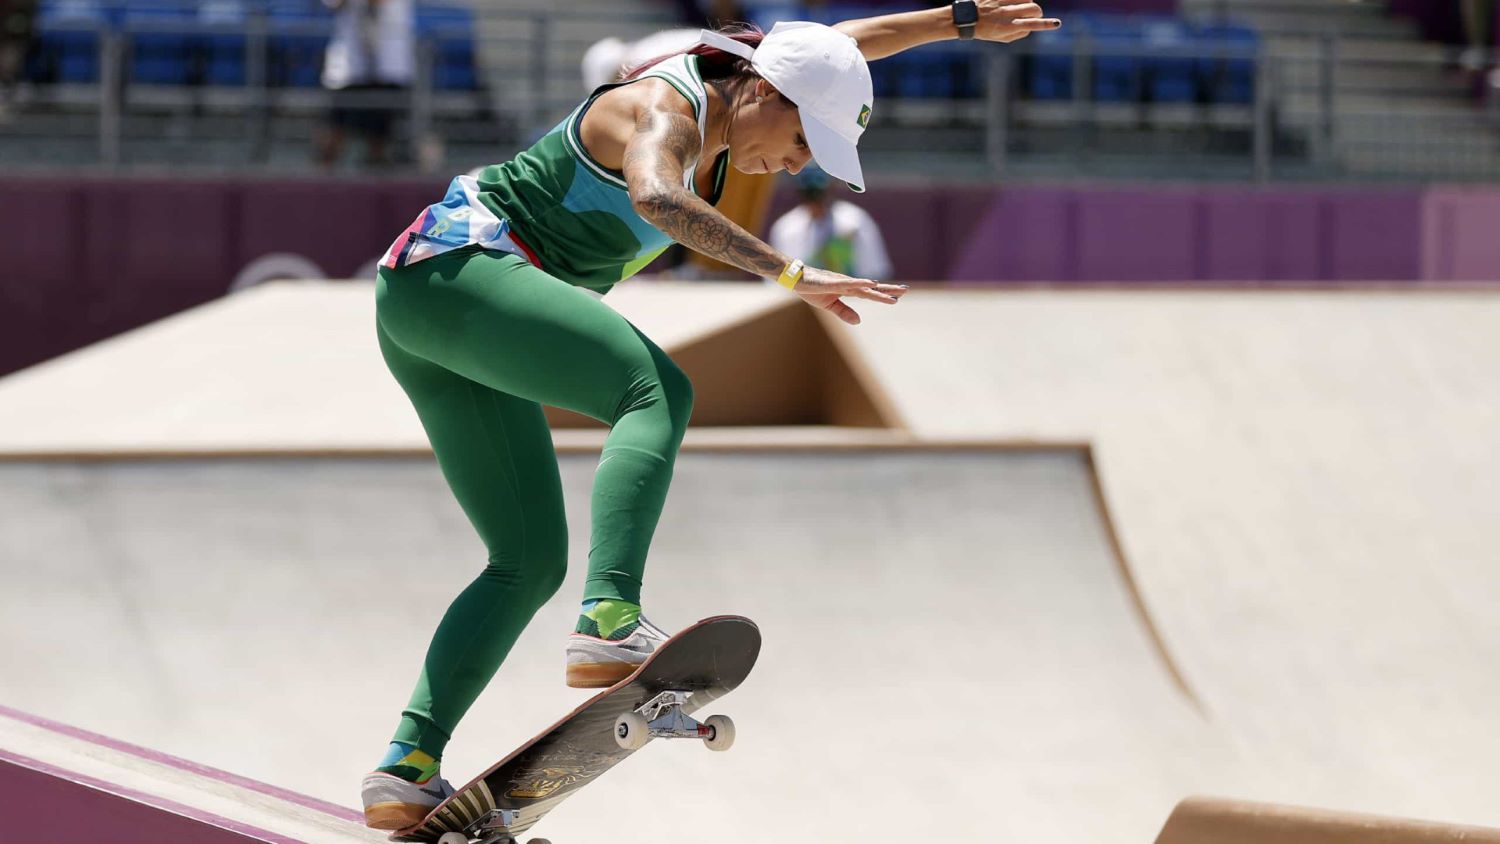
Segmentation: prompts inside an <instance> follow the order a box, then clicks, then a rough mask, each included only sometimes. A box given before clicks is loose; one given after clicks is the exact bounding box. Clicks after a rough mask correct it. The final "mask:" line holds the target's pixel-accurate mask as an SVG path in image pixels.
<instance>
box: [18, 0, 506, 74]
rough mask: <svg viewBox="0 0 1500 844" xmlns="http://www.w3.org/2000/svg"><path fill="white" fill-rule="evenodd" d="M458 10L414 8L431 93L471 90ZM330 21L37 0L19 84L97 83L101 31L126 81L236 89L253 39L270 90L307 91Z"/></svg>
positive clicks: (275, 13) (96, 0)
mask: <svg viewBox="0 0 1500 844" xmlns="http://www.w3.org/2000/svg"><path fill="white" fill-rule="evenodd" d="M474 23H475V22H474V13H473V11H472V9H471V8H470V7H469V6H468V5H467V4H465V3H439V2H423V3H418V4H417V7H416V25H417V38H418V41H419V43H427V44H430V45H431V49H432V51H433V64H432V74H433V79H432V82H433V87H434V88H435V89H437V90H445V91H470V90H475V89H477V88H478V87H479V79H480V74H479V71H478V68H477V67H476V59H475V49H474V42H473V37H472V33H473V31H474V28H475V27H474ZM332 24H333V13H332V12H331V11H330V10H329V9H328V8H327V7H326V6H325V5H324V4H323V3H321V2H319V0H202V2H192V1H191V0H114V2H105V0H42V2H41V3H40V4H39V6H38V10H37V19H36V42H37V43H36V48H35V49H34V50H33V51H32V55H31V57H30V61H29V62H28V67H27V77H28V78H29V79H30V80H31V81H32V82H37V83H76V84H91V83H96V82H98V81H100V67H101V66H100V55H101V53H100V47H101V41H102V39H103V38H104V36H105V35H106V34H107V33H118V34H119V35H121V36H123V39H124V44H125V49H126V50H127V57H128V58H127V61H126V64H125V67H126V80H127V81H128V82H129V83H133V84H138V85H161V86H200V85H201V86H243V85H245V84H247V83H248V82H249V81H250V80H251V68H252V67H254V66H255V63H256V60H257V57H256V56H254V55H253V54H252V50H253V49H254V47H255V46H256V44H257V43H258V42H257V40H256V37H255V36H256V34H257V33H263V35H264V46H265V56H264V59H265V74H266V81H267V83H268V84H270V85H272V86H274V87H287V88H316V87H318V85H319V84H320V75H321V69H322V64H323V51H324V48H325V46H326V45H327V42H328V36H329V32H330V31H331V28H332Z"/></svg>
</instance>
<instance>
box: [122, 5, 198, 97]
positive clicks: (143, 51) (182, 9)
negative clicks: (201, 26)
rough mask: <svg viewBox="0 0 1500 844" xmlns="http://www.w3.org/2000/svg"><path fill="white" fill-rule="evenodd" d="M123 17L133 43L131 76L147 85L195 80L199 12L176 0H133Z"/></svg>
mask: <svg viewBox="0 0 1500 844" xmlns="http://www.w3.org/2000/svg"><path fill="white" fill-rule="evenodd" d="M123 12H124V19H123V21H122V23H123V28H124V31H125V33H126V35H127V36H128V37H129V43H130V64H129V67H130V71H129V73H130V80H131V81H132V82H136V83H141V84H147V85H186V84H188V83H189V82H191V81H192V76H193V62H192V55H193V52H194V48H195V47H196V46H197V44H196V43H195V42H196V41H197V37H196V29H197V27H196V24H197V13H196V11H195V9H194V8H193V7H192V6H191V5H190V4H188V3H182V2H173V0H154V1H153V0H132V2H130V3H127V4H125V5H124V6H123Z"/></svg>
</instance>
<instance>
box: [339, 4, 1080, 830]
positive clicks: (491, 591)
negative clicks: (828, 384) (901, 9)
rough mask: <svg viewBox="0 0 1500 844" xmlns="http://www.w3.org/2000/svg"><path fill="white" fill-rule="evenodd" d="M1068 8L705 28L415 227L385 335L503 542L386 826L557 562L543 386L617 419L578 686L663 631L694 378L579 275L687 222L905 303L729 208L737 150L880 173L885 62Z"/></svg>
mask: <svg viewBox="0 0 1500 844" xmlns="http://www.w3.org/2000/svg"><path fill="white" fill-rule="evenodd" d="M1059 25H1060V22H1059V21H1057V20H1055V19H1049V18H1043V17H1042V10H1041V8H1040V7H1039V6H1038V5H1037V4H1035V3H1023V4H1016V5H1002V4H1000V3H999V2H998V0H977V3H976V2H975V0H958V2H955V3H954V4H953V7H952V8H951V9H950V8H948V7H942V8H937V9H928V10H923V11H916V12H905V13H898V14H891V15H881V16H879V17H871V18H861V19H858V20H850V21H845V22H843V23H840V24H837V25H836V26H833V27H828V26H823V25H821V24H814V23H804V22H795V23H778V24H777V25H776V26H775V27H773V28H772V29H771V31H770V32H769V33H761V32H760V31H758V30H755V29H752V28H748V27H742V28H734V29H731V30H726V31H724V32H718V33H715V32H708V31H705V32H704V33H703V36H702V39H701V40H700V41H699V43H698V44H697V46H695V47H693V48H691V49H690V50H689V51H687V52H686V53H680V54H677V55H672V56H667V57H664V58H660V59H657V60H654V61H651V62H647V63H646V64H644V65H642V66H641V67H638V68H635V69H634V70H633V71H632V72H631V73H630V74H629V75H628V76H627V77H626V78H625V79H624V80H623V81H621V82H618V83H614V84H610V85H605V86H602V87H600V88H599V89H597V90H595V91H594V92H593V93H592V94H591V95H590V96H589V97H588V99H586V100H585V101H584V102H583V103H582V104H581V105H579V106H578V107H577V108H576V109H575V110H574V111H573V112H572V113H571V114H570V115H568V117H567V119H565V120H564V121H563V122H562V123H560V124H559V125H558V126H557V127H556V128H554V129H553V130H552V131H551V132H550V133H548V134H547V135H546V136H544V137H543V138H542V139H541V140H539V141H537V142H536V144H535V145H533V146H532V147H531V148H530V149H527V150H525V151H524V152H521V153H520V154H518V155H517V156H516V157H515V158H513V159H511V160H510V161H507V162H505V163H503V164H498V165H494V166H491V167H487V168H485V169H484V170H482V171H480V172H479V174H478V175H477V176H476V177H470V176H461V177H459V178H457V179H455V180H454V181H453V183H452V185H451V186H450V188H449V190H448V193H447V195H446V196H445V197H444V198H443V200H442V201H441V202H439V203H438V204H435V205H432V206H429V207H428V208H427V209H425V210H424V211H423V212H422V213H421V214H420V215H418V217H417V219H416V220H415V221H414V222H413V223H412V225H411V226H410V227H409V228H408V229H407V230H406V231H405V232H403V233H402V234H401V236H400V237H399V238H397V240H396V242H395V243H393V244H392V245H391V248H390V251H389V252H387V253H386V255H385V257H384V259H383V260H382V261H381V266H380V270H379V273H378V279H377V284H376V293H375V295H376V311H377V317H378V318H377V323H378V325H377V331H378V336H379V341H380V349H381V352H382V354H383V355H384V357H385V361H386V364H387V365H388V366H389V368H390V370H391V373H392V374H393V375H394V376H395V378H396V380H397V382H398V383H400V385H401V387H402V389H404V390H405V391H406V394H407V396H408V397H409V398H410V399H411V402H412V404H413V405H414V406H415V408H416V411H417V415H418V416H419V417H420V419H421V421H422V426H423V428H424V429H425V431H426V432H427V436H428V439H429V440H430V441H431V443H432V448H433V451H434V452H435V454H436V456H437V461H438V465H439V467H440V468H441V469H442V472H443V476H444V478H445V479H446V480H447V482H448V485H449V486H450V487H451V488H452V490H453V493H454V495H455V496H456V497H457V498H458V501H459V504H460V505H461V506H462V507H463V510H464V512H465V514H467V516H468V517H469V520H470V521H471V522H472V523H473V525H474V527H475V529H476V530H477V531H478V532H479V535H480V538H481V539H482V540H483V541H484V543H485V545H486V547H487V549H488V551H489V557H488V564H487V565H486V567H485V568H484V570H483V571H482V572H480V574H479V576H478V577H477V578H476V579H475V580H474V581H473V583H471V584H470V585H469V586H468V587H467V588H466V589H464V591H463V592H462V593H461V594H460V595H459V596H458V597H457V599H455V600H454V602H453V604H452V605H451V606H450V607H449V608H448V611H447V613H446V614H445V615H444V616H443V619H442V621H441V623H440V624H439V625H438V628H437V632H436V634H435V635H434V636H433V639H432V643H431V645H430V647H429V650H428V652H427V658H426V660H425V662H424V663H423V667H422V672H421V675H420V677H419V678H418V680H417V685H416V689H415V690H414V691H413V693H412V696H411V700H410V703H409V704H408V705H407V707H406V709H405V710H404V711H403V713H402V717H401V722H400V725H399V726H398V727H397V729H396V733H395V735H394V737H393V738H392V740H391V743H390V745H389V747H388V748H387V751H386V753H385V755H384V757H383V758H382V759H381V760H380V763H379V765H378V767H377V768H376V769H375V770H374V771H373V772H372V773H370V774H369V775H367V776H366V777H365V779H364V784H363V799H364V806H365V822H366V823H367V824H368V825H369V826H372V827H375V828H378V829H400V828H404V827H407V826H410V825H412V824H415V823H417V822H419V821H420V820H421V819H422V818H423V817H424V816H425V815H426V814H427V812H428V811H430V810H431V809H432V808H433V807H434V806H436V805H437V804H438V803H440V802H442V801H443V799H444V798H446V797H447V796H448V795H449V794H451V793H452V787H451V786H450V785H449V784H448V783H447V782H446V781H445V780H444V779H442V777H441V776H439V774H438V769H439V761H440V760H441V759H442V755H443V750H444V747H445V745H446V744H447V742H448V740H449V738H450V737H451V735H452V733H453V729H454V728H455V727H456V726H457V724H458V722H459V720H460V719H461V718H462V717H463V715H464V713H465V712H466V711H468V709H469V707H470V705H471V704H473V702H474V700H475V699H476V698H477V697H478V696H479V693H480V692H481V691H482V690H483V689H484V687H485V685H486V684H487V683H488V682H489V681H490V678H491V677H493V676H494V674H495V672H496V670H497V669H498V668H499V667H500V663H501V662H502V661H503V660H504V659H505V656H506V654H507V653H508V652H509V650H510V648H511V646H512V645H513V644H514V643H515V641H516V638H517V637H518V636H519V635H520V633H521V630H522V629H523V628H524V627H525V626H526V625H527V623H528V622H529V621H530V620H531V618H532V616H533V615H534V614H535V612H536V611H537V609H538V608H540V607H541V605H542V604H543V603H544V602H545V601H546V600H547V599H548V598H550V597H551V596H552V595H553V593H554V592H556V591H557V588H558V586H559V585H560V584H561V583H562V580H563V572H564V570H565V568H566V565H567V539H568V537H567V528H566V524H565V520H564V513H563V495H562V483H561V479H560V477H559V473H558V464H557V457H556V454H555V453H554V452H553V448H552V438H551V432H550V431H549V429H548V427H547V422H546V419H545V417H544V416H543V413H542V405H544V404H546V405H553V406H555V407H561V408H566V409H568V410H571V411H575V412H578V413H582V414H585V415H587V416H590V417H593V418H594V419H598V420H600V421H602V422H604V423H606V424H608V425H609V426H610V432H609V435H608V437H607V438H606V440H605V442H604V449H603V453H602V455H601V458H600V461H599V466H598V470H597V472H596V474H595V476H594V486H593V497H592V503H591V509H592V519H593V520H592V526H591V527H592V540H591V543H590V548H589V554H588V577H587V580H586V581H585V585H584V594H583V605H582V608H581V610H580V613H579V616H578V624H577V627H576V628H575V630H574V632H573V634H572V635H571V636H570V637H569V639H568V645H567V683H568V685H570V686H575V687H579V688H593V687H602V686H609V685H612V684H614V683H615V682H617V681H618V680H621V679H623V678H624V677H625V676H627V675H628V674H630V673H631V672H632V671H633V670H634V669H635V667H636V666H637V665H639V664H640V663H641V662H642V661H644V660H645V658H646V657H647V656H648V655H649V654H650V653H651V652H652V651H653V650H654V649H655V648H656V647H657V646H658V645H659V643H660V642H662V641H664V640H665V639H666V638H667V634H666V633H665V632H663V631H662V630H660V629H659V628H657V627H655V626H654V625H652V624H651V623H650V622H648V621H647V620H646V619H645V618H644V617H642V615H641V607H640V600H641V599H640V594H641V576H642V572H643V571H644V569H645V565H646V551H647V547H648V546H649V544H650V542H651V536H652V533H653V531H654V530H655V528H656V524H657V520H658V518H659V517H660V515H661V511H662V506H663V503H664V502H665V500H666V495H667V487H668V484H669V483H670V482H671V477H672V466H673V462H674V460H675V458H676V455H677V450H678V447H679V445H680V444H681V442H682V437H683V432H684V429H685V428H686V426H687V423H688V417H689V415H690V413H691V411H692V404H693V394H692V386H691V384H689V382H688V379H687V377H686V376H685V375H683V373H682V370H681V369H679V368H678V367H677V366H676V365H675V364H674V363H673V362H672V361H671V359H670V358H668V357H667V355H666V354H665V353H664V352H663V351H662V350H661V349H660V348H659V347H657V345H656V344H655V343H653V342H651V340H650V339H648V338H647V337H646V336H645V335H643V334H641V333H640V332H639V331H637V330H636V329H635V328H634V327H633V326H632V325H631V324H630V323H629V322H627V321H626V320H625V319H624V318H623V317H621V316H620V315H619V314H618V313H616V312H615V311H614V310H612V309H611V308H609V307H608V306H606V305H604V304H603V303H602V302H599V301H598V300H597V299H595V298H594V297H592V296H590V295H589V294H587V293H585V292H584V291H583V290H581V289H580V288H587V289H590V290H594V291H598V292H604V291H607V290H609V288H610V287H611V286H613V285H614V284H615V283H616V282H619V281H621V280H623V279H626V278H629V277H630V276H631V275H633V274H635V273H636V272H637V271H639V270H640V269H641V268H642V267H644V266H646V265H647V264H648V263H650V262H651V260H652V259H653V258H655V257H656V256H657V255H658V254H660V253H661V252H662V251H663V250H664V249H666V248H667V246H669V245H670V244H671V243H672V242H674V241H675V242H678V243H681V244H683V245H685V246H687V247H689V248H691V249H694V250H696V251H698V252H701V253H703V254H704V255H707V256H708V257H711V258H714V259H717V260H719V261H722V262H725V263H728V264H731V265H733V266H736V267H739V268H741V269H743V270H745V271H746V272H749V273H753V274H755V275H759V276H763V277H769V278H775V279H778V280H779V281H780V282H781V284H782V285H784V286H785V287H787V288H788V289H789V290H791V291H792V293H795V294H796V295H798V296H801V297H802V298H803V299H804V300H805V301H806V302H807V303H808V304H809V305H812V306H813V307H816V308H822V309H824V310H827V311H830V312H832V313H833V314H835V315H837V316H838V317H839V318H840V319H842V320H844V321H845V322H848V323H850V324H858V322H859V316H858V314H857V313H856V312H855V311H854V309H853V308H851V307H850V306H849V304H848V303H846V302H845V301H844V300H845V298H851V299H863V300H867V301H870V302H876V303H879V304H883V305H894V304H896V302H897V301H898V300H900V298H901V296H902V294H903V293H905V292H906V287H904V286H902V285H895V284H880V283H876V282H874V281H871V280H868V279H858V278H850V277H848V276H844V275H840V274H838V273H834V272H829V271H827V270H822V269H819V268H816V267H807V266H804V265H803V263H802V262H801V261H800V260H797V259H796V256H789V255H783V254H781V253H779V252H777V251H776V250H774V249H772V248H771V247H770V246H768V245H766V244H765V243H763V242H761V241H760V240H759V239H757V238H756V237H755V236H754V235H752V234H750V233H749V232H747V231H745V230H744V229H742V228H740V227H739V226H737V225H735V224H734V223H733V222H731V221H730V220H729V219H728V218H726V217H724V216H723V215H722V214H720V213H719V212H717V211H715V210H714V204H715V203H716V202H717V201H718V196H719V191H720V188H721V186H722V183H723V178H724V174H725V172H726V168H727V167H729V166H733V167H735V168H736V169H738V170H740V171H741V172H744V173H776V172H779V171H781V170H787V171H790V172H792V173H796V172H797V171H799V170H801V169H802V168H803V167H804V166H805V165H807V163H808V162H809V161H813V160H816V161H817V163H818V164H819V165H820V166H821V167H822V169H823V170H824V171H826V172H827V173H829V174H830V175H831V176H833V177H834V178H837V179H842V180H843V181H845V182H847V183H848V184H849V186H850V187H851V188H852V189H854V190H856V191H862V190H863V189H864V177H863V174H862V172H861V169H860V164H859V157H858V154H857V151H856V146H855V145H856V144H857V142H858V140H859V137H860V135H861V134H862V133H863V132H864V129H865V126H866V125H867V124H868V122H869V118H870V111H871V107H872V106H873V99H874V98H873V97H872V95H871V86H870V73H869V67H868V65H867V64H866V62H867V61H873V60H876V59H880V58H884V57H886V56H890V55H893V54H895V53H899V52H901V51H903V50H908V49H911V48H913V47H917V46H920V45H922V44H927V43H931V42H934V41H942V40H946V39H951V38H957V37H974V38H979V39H983V40H988V41H1001V42H1010V41H1015V40H1018V39H1020V38H1024V37H1025V36H1026V35H1028V34H1030V33H1031V32H1035V31H1038V30H1043V29H1053V28H1056V27H1057V26H1059Z"/></svg>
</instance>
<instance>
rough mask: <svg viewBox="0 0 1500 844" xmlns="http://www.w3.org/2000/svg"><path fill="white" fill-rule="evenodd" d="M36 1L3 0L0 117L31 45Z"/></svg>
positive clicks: (0, 15)
mask: <svg viewBox="0 0 1500 844" xmlns="http://www.w3.org/2000/svg"><path fill="white" fill-rule="evenodd" d="M35 18H36V0H0V118H4V117H5V116H6V110H7V107H8V106H9V105H10V102H11V100H12V99H13V98H14V96H15V88H16V83H17V82H19V81H20V79H21V73H22V71H23V70H24V68H25V66H26V54H27V52H29V50H30V48H31V26H32V21H33V20H34V19H35Z"/></svg>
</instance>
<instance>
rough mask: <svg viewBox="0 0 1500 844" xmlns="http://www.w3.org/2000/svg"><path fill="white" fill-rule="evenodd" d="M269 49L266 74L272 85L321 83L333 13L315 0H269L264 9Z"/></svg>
mask: <svg viewBox="0 0 1500 844" xmlns="http://www.w3.org/2000/svg"><path fill="white" fill-rule="evenodd" d="M266 15H267V22H268V25H269V27H270V32H269V35H268V39H267V40H268V42H269V43H268V46H267V49H268V50H269V52H270V62H269V66H268V67H267V68H266V74H267V77H268V80H269V82H270V83H271V84H272V85H276V86H279V87H288V88H316V87H318V86H319V85H321V84H322V76H323V51H324V50H325V49H326V48H327V46H328V27H330V26H331V25H332V23H333V16H332V14H331V13H330V12H329V11H328V8H327V7H326V6H324V5H323V4H322V3H321V2H319V0H271V2H270V6H269V8H268V9H267V12H266Z"/></svg>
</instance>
